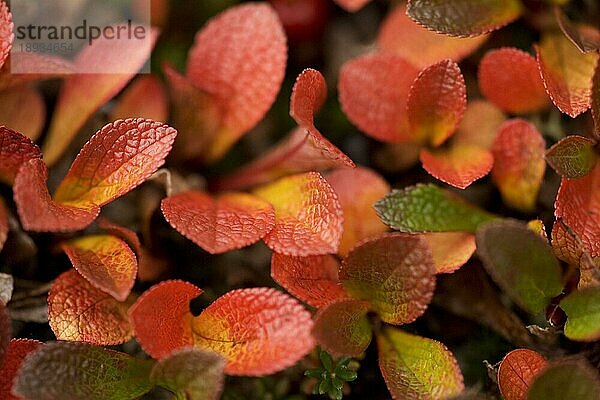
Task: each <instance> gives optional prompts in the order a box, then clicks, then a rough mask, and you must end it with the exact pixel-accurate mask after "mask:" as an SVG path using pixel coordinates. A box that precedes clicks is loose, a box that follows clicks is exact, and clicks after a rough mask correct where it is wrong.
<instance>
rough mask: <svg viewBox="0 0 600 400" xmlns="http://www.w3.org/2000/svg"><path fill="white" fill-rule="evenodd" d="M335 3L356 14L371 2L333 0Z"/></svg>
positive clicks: (362, 0)
mask: <svg viewBox="0 0 600 400" xmlns="http://www.w3.org/2000/svg"><path fill="white" fill-rule="evenodd" d="M333 1H335V3H336V4H337V5H338V6H340V7H342V8H343V9H344V10H346V11H348V12H356V11H358V10H360V9H361V8H363V7H364V6H365V4H367V3H368V2H369V1H371V0H333Z"/></svg>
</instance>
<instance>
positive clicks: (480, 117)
mask: <svg viewBox="0 0 600 400" xmlns="http://www.w3.org/2000/svg"><path fill="white" fill-rule="evenodd" d="M505 120H506V115H504V113H503V112H502V111H501V110H500V109H499V108H498V107H496V106H495V105H493V104H492V103H490V102H489V101H485V100H473V101H470V102H469V103H468V104H467V110H466V111H465V115H464V117H463V119H462V121H460V125H459V126H458V129H457V131H456V133H455V134H454V136H452V140H453V144H455V145H457V144H472V145H477V146H479V147H483V148H484V149H488V150H489V149H490V148H491V147H492V144H493V143H494V139H495V138H496V132H497V131H498V128H499V127H500V125H502V123H503V122H504V121H505Z"/></svg>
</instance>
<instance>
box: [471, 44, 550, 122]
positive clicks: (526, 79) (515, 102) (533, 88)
mask: <svg viewBox="0 0 600 400" xmlns="http://www.w3.org/2000/svg"><path fill="white" fill-rule="evenodd" d="M478 79H479V88H480V90H481V93H482V94H483V95H484V96H485V97H487V98H488V99H489V100H490V101H491V102H492V103H494V104H496V105H497V106H498V107H500V108H501V109H502V110H504V111H507V112H510V113H513V114H527V113H530V112H536V111H539V110H541V109H543V108H545V107H546V106H547V105H548V104H549V101H548V100H549V99H548V95H547V94H546V90H545V89H544V83H543V82H542V78H541V77H540V71H539V68H538V64H537V61H536V59H535V58H534V57H533V56H531V55H530V54H529V53H526V52H524V51H522V50H519V49H516V48H513V47H505V48H501V49H493V50H490V51H488V52H487V53H486V54H485V56H484V57H483V58H482V59H481V62H480V63H479V74H478Z"/></svg>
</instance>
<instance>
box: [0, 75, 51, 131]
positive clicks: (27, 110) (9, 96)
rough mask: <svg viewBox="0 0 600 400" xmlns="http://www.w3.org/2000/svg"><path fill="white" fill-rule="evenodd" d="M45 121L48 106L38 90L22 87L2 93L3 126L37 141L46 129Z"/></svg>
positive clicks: (1, 112) (0, 101)
mask: <svg viewBox="0 0 600 400" xmlns="http://www.w3.org/2000/svg"><path fill="white" fill-rule="evenodd" d="M24 105H26V106H24ZM45 119H46V104H45V103H44V99H43V98H42V96H41V95H40V93H39V92H38V91H37V90H36V89H34V88H32V87H30V86H21V87H16V88H12V89H10V90H4V91H2V92H0V121H2V124H4V125H6V126H8V127H10V128H12V129H14V130H15V131H17V132H21V133H22V134H23V135H25V136H27V137H28V138H30V139H31V140H35V139H37V137H38V136H39V135H40V133H41V131H42V128H43V127H44V122H45Z"/></svg>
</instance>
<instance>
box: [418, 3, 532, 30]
mask: <svg viewBox="0 0 600 400" xmlns="http://www.w3.org/2000/svg"><path fill="white" fill-rule="evenodd" d="M522 8H523V6H522V5H521V2H520V1H519V0H476V1H471V0H410V1H409V2H408V8H407V10H406V13H407V14H408V16H409V17H411V18H412V19H413V20H415V21H416V22H417V23H419V24H421V25H423V26H425V27H426V28H427V29H431V30H432V31H435V32H440V33H445V34H447V35H450V36H462V37H469V36H477V35H481V34H484V33H488V32H491V31H493V30H495V29H498V28H501V27H503V26H504V25H506V24H509V23H511V22H512V21H514V20H515V19H517V18H518V17H519V16H520V14H521V11H522Z"/></svg>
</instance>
